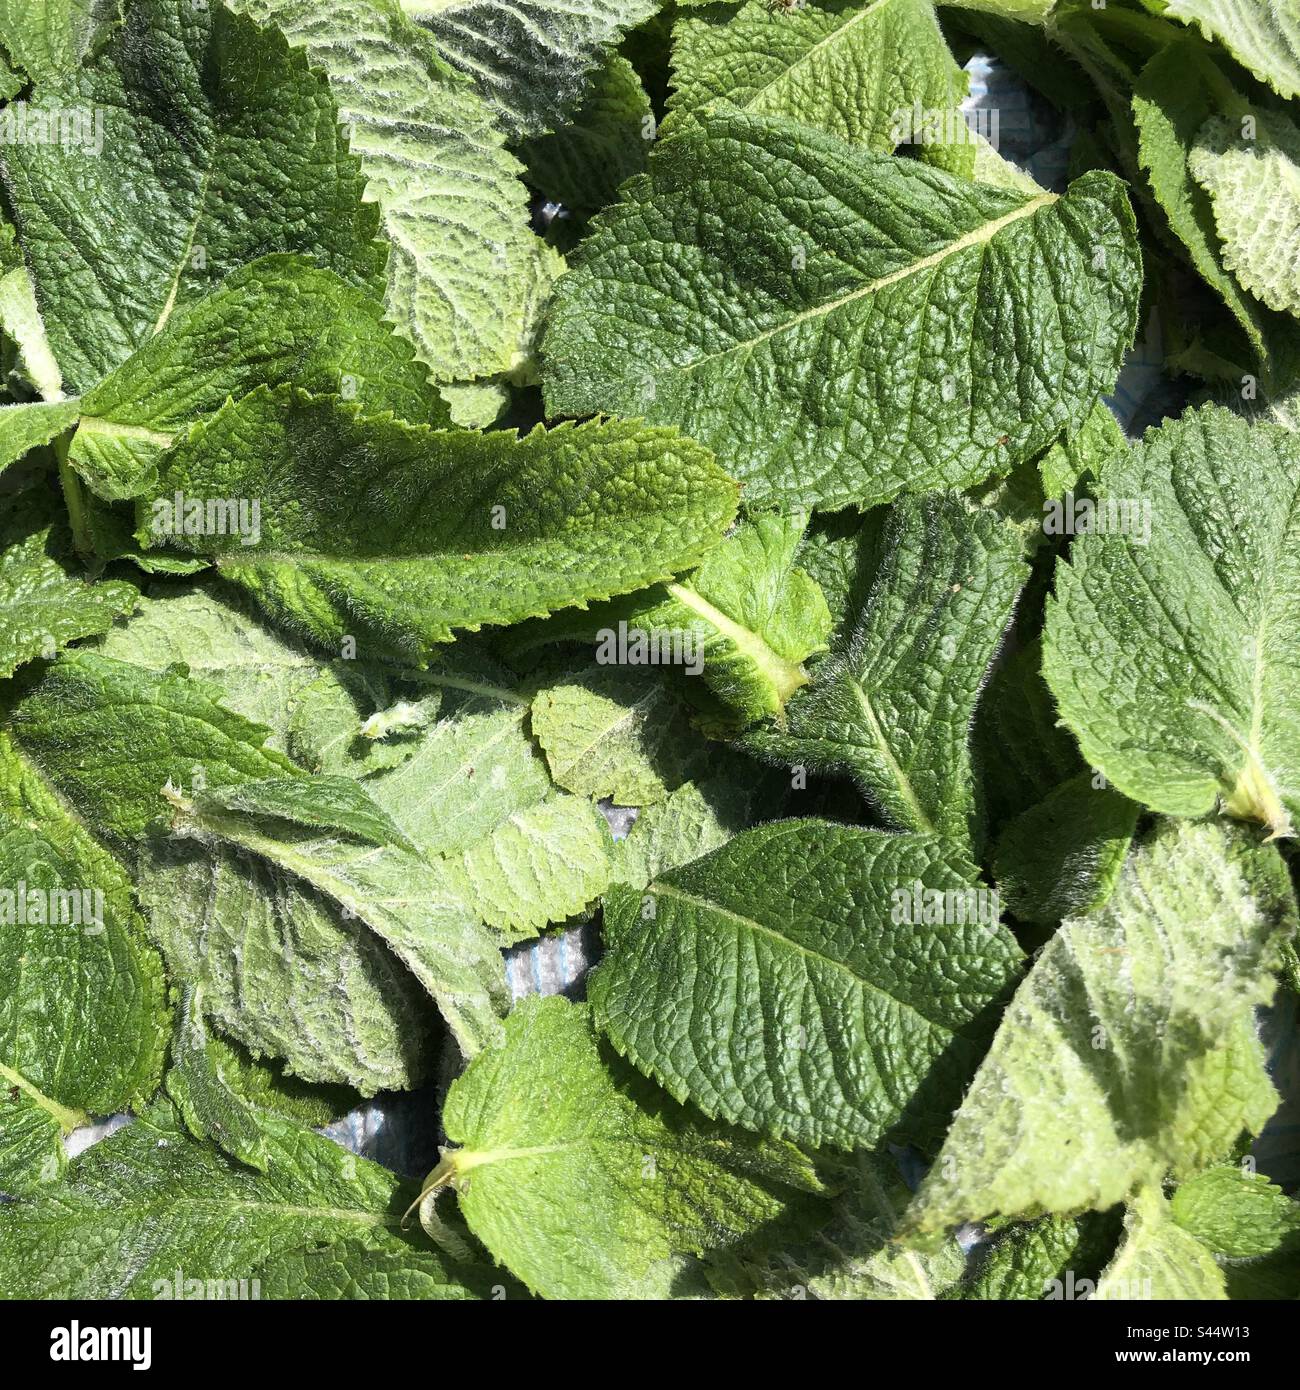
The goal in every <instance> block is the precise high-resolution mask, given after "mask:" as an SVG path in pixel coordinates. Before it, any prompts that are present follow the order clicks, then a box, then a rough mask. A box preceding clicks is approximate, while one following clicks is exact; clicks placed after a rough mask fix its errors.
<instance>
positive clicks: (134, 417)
mask: <svg viewBox="0 0 1300 1390" xmlns="http://www.w3.org/2000/svg"><path fill="white" fill-rule="evenodd" d="M381 314H382V308H381V306H380V305H379V304H378V303H376V302H375V301H374V300H373V299H371V298H370V297H369V296H367V295H365V294H363V293H361V292H360V291H359V290H356V289H353V288H352V287H351V286H350V285H347V284H345V283H344V282H343V281H342V280H340V279H339V278H338V276H337V275H334V274H333V273H332V272H330V271H327V270H319V269H317V268H315V267H314V266H312V265H311V264H310V263H309V262H308V261H305V260H304V259H303V258H302V257H299V256H264V257H262V258H261V259H259V260H256V261H254V262H253V263H252V264H251V265H247V266H243V267H241V268H240V269H239V270H236V271H234V272H233V273H232V274H231V275H229V276H227V278H226V279H225V280H224V281H222V283H221V284H220V285H219V286H218V287H217V288H216V289H215V290H214V291H213V292H212V293H211V294H209V295H207V296H206V297H205V298H203V299H201V300H199V301H198V302H197V303H196V304H194V305H193V306H191V307H190V308H189V309H186V310H181V311H179V312H177V313H175V314H174V315H173V316H172V317H171V318H170V319H169V321H168V322H167V324H166V326H165V327H164V328H162V329H161V330H160V331H159V332H157V333H155V334H154V336H153V337H151V338H150V339H149V340H148V341H147V342H146V343H145V344H144V345H143V346H142V347H141V348H139V349H138V350H137V351H136V352H134V353H133V354H132V355H131V356H130V357H129V358H127V360H126V361H125V362H124V363H123V364H122V365H121V366H120V367H118V368H117V369H116V370H115V371H113V372H112V373H110V375H109V376H108V378H107V379H106V380H104V381H102V382H101V383H100V384H99V385H98V386H96V387H95V388H94V389H93V390H91V391H89V392H88V393H87V394H86V395H85V396H84V397H83V398H82V400H81V412H82V413H81V418H80V421H79V423H78V426H77V432H76V434H75V435H74V436H73V438H72V445H71V448H70V449H69V453H68V461H69V463H70V464H71V465H72V467H73V468H75V469H76V470H77V471H78V472H79V473H80V474H81V476H82V477H83V478H84V479H85V480H86V482H87V484H88V485H89V486H90V487H91V488H92V489H93V490H94V491H95V492H96V493H97V494H98V495H99V496H101V497H105V498H108V499H110V500H117V499H121V498H126V497H137V496H140V495H141V494H143V493H144V492H145V491H146V490H147V489H148V488H149V487H150V485H151V484H152V485H153V486H154V487H156V486H157V483H156V469H157V465H158V461H159V459H160V458H162V457H163V455H164V453H165V451H166V450H167V449H168V448H169V447H170V446H171V444H172V443H173V442H175V441H176V440H177V439H178V438H179V437H181V436H182V435H183V434H184V433H185V432H186V431H187V430H189V429H192V428H193V427H194V426H195V425H196V424H198V423H199V422H200V421H202V420H203V419H204V418H206V417H208V416H211V415H212V414H214V413H215V412H216V411H218V410H220V409H221V407H222V406H223V405H225V404H226V403H227V402H229V401H230V400H232V399H236V400H237V399H239V398H240V397H242V396H245V395H247V394H248V393H249V392H250V391H252V390H253V389H254V388H255V387H258V386H272V387H273V386H279V385H282V384H285V383H293V384H294V385H296V386H300V387H302V388H303V389H304V390H308V391H315V392H319V393H322V394H330V393H342V394H343V395H345V396H346V398H347V399H348V400H351V401H355V403H356V406H357V408H358V409H360V410H365V411H367V412H368V413H371V414H382V413H383V412H385V411H391V412H392V413H393V414H395V415H398V416H400V417H402V418H404V419H410V420H419V421H427V422H430V423H434V424H445V423H447V420H448V416H447V411H446V407H445V405H444V404H443V403H442V400H441V398H440V397H439V395H438V393H437V391H436V390H435V389H434V388H433V387H432V386H430V385H429V384H428V383H427V380H426V375H427V374H426V372H425V369H424V368H423V367H421V366H420V365H419V364H418V363H417V362H415V360H414V358H413V354H412V351H411V348H410V347H409V345H408V344H407V343H406V342H405V341H404V340H403V339H401V338H399V337H397V336H396V335H395V334H394V333H393V331H392V328H391V326H390V325H388V324H387V323H385V322H384V321H383V319H382V317H381ZM155 500H157V499H155ZM161 500H164V501H170V500H171V499H161ZM154 520H155V521H156V520H157V515H156V513H155V516H154ZM169 521H170V523H171V525H172V526H174V527H177V528H179V527H181V526H182V524H183V521H184V516H183V515H182V516H181V517H180V518H179V519H178V518H176V517H175V516H174V515H169Z"/></svg>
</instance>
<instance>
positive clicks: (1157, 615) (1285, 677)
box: [1043, 406, 1300, 834]
mask: <svg viewBox="0 0 1300 1390" xmlns="http://www.w3.org/2000/svg"><path fill="white" fill-rule="evenodd" d="M1298 476H1300V452H1298V451H1297V444H1296V440H1295V437H1294V436H1293V435H1291V434H1290V433H1288V432H1287V431H1284V430H1282V429H1279V428H1278V427H1276V426H1274V425H1270V424H1266V423H1262V422H1261V423H1259V424H1254V425H1250V424H1247V423H1246V422H1245V421H1243V420H1241V419H1240V418H1239V417H1237V416H1235V415H1232V414H1231V413H1230V412H1228V411H1226V410H1223V409H1221V408H1220V407H1218V406H1205V407H1203V408H1202V409H1200V410H1196V411H1189V412H1188V413H1186V414H1184V415H1183V416H1182V417H1181V418H1179V419H1177V420H1172V421H1169V422H1167V423H1166V424H1165V425H1163V426H1162V427H1161V428H1160V429H1158V430H1153V431H1151V432H1150V433H1148V434H1147V436H1146V438H1145V440H1144V441H1143V442H1142V443H1141V444H1140V445H1137V446H1135V447H1134V448H1133V449H1132V450H1131V451H1130V452H1129V453H1128V454H1126V455H1121V456H1120V457H1119V458H1117V459H1116V460H1115V461H1114V463H1113V464H1112V465H1111V467H1109V468H1108V469H1107V470H1106V471H1105V473H1104V474H1103V476H1102V481H1101V483H1100V485H1099V491H1098V495H1099V497H1100V498H1101V499H1103V500H1106V499H1116V500H1119V499H1127V500H1129V501H1131V502H1132V503H1134V504H1135V505H1137V506H1149V508H1150V523H1151V524H1150V542H1149V544H1142V543H1141V542H1142V539H1143V537H1142V534H1141V531H1142V530H1143V529H1144V528H1137V529H1135V528H1132V527H1130V528H1128V529H1127V530H1125V529H1123V528H1116V529H1113V530H1107V531H1104V532H1093V533H1091V534H1088V535H1082V536H1078V537H1076V538H1075V541H1074V544H1073V546H1072V548H1071V552H1070V563H1069V564H1068V565H1066V564H1061V565H1059V566H1058V568H1057V575H1056V596H1055V598H1054V599H1053V600H1051V601H1049V605H1048V611H1047V627H1046V636H1045V643H1044V654H1043V669H1044V674H1045V675H1046V677H1047V682H1048V684H1049V685H1050V686H1051V688H1052V692H1053V694H1054V695H1055V696H1056V699H1057V702H1058V704H1059V706H1060V712H1061V717H1062V719H1063V720H1064V722H1065V723H1066V724H1067V725H1068V726H1069V727H1070V729H1071V730H1072V731H1073V732H1074V734H1075V735H1076V736H1077V737H1078V739H1079V744H1080V747H1081V748H1082V749H1083V755H1084V757H1085V758H1086V759H1087V760H1088V762H1089V763H1091V764H1092V766H1093V767H1095V768H1098V769H1099V770H1100V771H1101V772H1103V773H1104V774H1105V775H1106V777H1107V778H1108V779H1109V780H1110V781H1111V782H1113V783H1114V785H1115V786H1116V787H1118V788H1119V789H1120V791H1122V792H1124V793H1125V795H1127V796H1131V797H1132V798H1133V799H1134V800H1136V801H1140V802H1142V803H1143V804H1145V805H1147V806H1150V807H1152V808H1153V809H1155V810H1158V811H1164V812H1167V813H1168V814H1170V815H1182V816H1201V815H1205V814H1206V813H1208V812H1210V811H1213V810H1214V809H1215V808H1216V806H1221V807H1222V809H1223V810H1224V811H1226V812H1227V813H1228V814H1229V815H1234V816H1241V817H1245V818H1247V819H1250V820H1257V821H1260V822H1262V823H1263V824H1265V825H1267V826H1269V828H1270V829H1271V830H1272V831H1273V832H1274V833H1275V834H1290V833H1291V826H1292V817H1293V816H1294V815H1295V814H1297V812H1300V704H1298V703H1297V699H1296V692H1297V691H1298V690H1300V645H1297V643H1298V641H1300V639H1298V638H1297V632H1298V631H1300V624H1298V623H1297V616H1300V614H1298V612H1297V606H1296V599H1295V594H1296V592H1297V582H1296V556H1297V550H1298V547H1297V537H1300V507H1298V506H1297V501H1296V497H1297V493H1296V488H1297V477H1298Z"/></svg>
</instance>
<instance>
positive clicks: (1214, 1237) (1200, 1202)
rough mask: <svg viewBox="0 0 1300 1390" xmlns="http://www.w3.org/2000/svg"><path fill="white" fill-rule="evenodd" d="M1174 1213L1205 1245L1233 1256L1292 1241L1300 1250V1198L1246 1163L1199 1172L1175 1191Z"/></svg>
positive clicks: (1247, 1255) (1272, 1248)
mask: <svg viewBox="0 0 1300 1390" xmlns="http://www.w3.org/2000/svg"><path fill="white" fill-rule="evenodd" d="M1170 1214H1171V1215H1172V1216H1173V1219H1174V1220H1175V1221H1176V1222H1177V1223H1178V1224H1179V1225H1180V1226H1181V1227H1182V1228H1183V1229H1184V1230H1185V1231H1188V1232H1190V1233H1191V1234H1192V1235H1194V1236H1195V1237H1196V1239H1197V1240H1199V1241H1200V1242H1201V1244H1202V1245H1204V1246H1206V1247H1207V1248H1208V1249H1210V1250H1212V1251H1213V1252H1214V1253H1215V1254H1217V1255H1225V1256H1227V1257H1228V1258H1229V1259H1236V1260H1244V1259H1252V1258H1254V1257H1256V1256H1259V1255H1269V1254H1272V1253H1273V1252H1274V1251H1276V1250H1277V1249H1278V1248H1279V1247H1280V1246H1282V1245H1283V1244H1284V1243H1287V1242H1289V1243H1290V1244H1291V1246H1292V1248H1294V1249H1300V1202H1296V1201H1295V1200H1294V1199H1292V1198H1290V1197H1288V1196H1287V1195H1286V1193H1285V1192H1283V1191H1282V1189H1281V1188H1280V1187H1275V1186H1274V1185H1273V1184H1272V1183H1271V1182H1269V1180H1268V1179H1267V1178H1265V1177H1262V1176H1260V1175H1258V1174H1254V1173H1247V1172H1245V1171H1244V1169H1242V1168H1234V1167H1231V1166H1227V1167H1222V1168H1211V1169H1209V1170H1207V1171H1206V1172H1204V1173H1198V1174H1197V1175H1196V1177H1194V1178H1193V1179H1192V1180H1191V1181H1190V1182H1185V1183H1183V1184H1182V1186H1181V1187H1179V1188H1178V1190H1177V1191H1176V1192H1175V1193H1174V1195H1173V1197H1172V1199H1171V1200H1170ZM1297 1277H1300V1275H1298V1276H1297Z"/></svg>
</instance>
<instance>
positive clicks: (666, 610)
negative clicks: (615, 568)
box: [513, 515, 831, 723]
mask: <svg viewBox="0 0 1300 1390" xmlns="http://www.w3.org/2000/svg"><path fill="white" fill-rule="evenodd" d="M807 524H808V518H807V517H806V516H800V515H795V516H758V517H755V518H753V520H751V521H745V522H742V523H741V524H740V525H739V526H737V527H736V530H735V531H734V532H733V533H732V534H731V535H730V536H728V537H727V539H726V540H724V541H723V542H722V543H721V544H720V545H718V546H716V547H715V548H714V549H713V550H712V551H710V553H709V554H708V555H707V556H706V557H705V559H704V563H703V564H701V565H700V567H699V568H698V569H697V570H695V571H694V573H692V574H690V575H688V576H686V577H685V578H683V579H682V580H680V581H679V582H677V583H675V584H664V585H659V586H656V587H655V588H653V589H649V590H647V591H645V592H643V593H636V594H631V595H629V596H628V597H626V598H623V599H618V600H615V601H614V602H613V603H609V604H603V605H597V606H594V607H592V608H591V609H590V610H589V611H588V612H587V613H583V614H568V613H566V614H562V615H561V616H560V617H559V618H556V619H553V620H552V621H551V622H549V623H545V624H538V625H536V626H534V627H533V628H532V629H526V630H525V631H524V632H523V633H522V634H520V636H519V637H518V638H516V639H515V640H514V643H513V645H514V646H515V647H516V648H517V649H526V648H527V647H529V646H531V645H533V644H534V643H537V642H541V641H544V640H550V641H560V640H578V641H583V642H587V641H592V642H595V643H596V644H597V645H596V659H597V661H598V662H601V663H602V664H625V663H626V664H635V665H640V664H643V663H651V664H661V663H662V664H666V665H667V664H671V665H674V666H678V667H684V668H685V670H686V673H687V674H688V675H691V676H696V675H703V677H704V683H705V684H706V685H707V686H708V687H709V688H710V690H712V691H713V693H714V694H715V695H717V696H718V697H719V698H720V699H721V700H722V701H724V702H725V704H726V705H728V706H729V707H730V708H731V709H732V710H734V711H735V713H736V715H737V716H738V717H739V718H740V719H741V720H742V721H744V722H746V723H752V722H753V721H755V720H758V719H763V718H765V717H768V716H778V717H779V716H780V714H781V711H782V710H783V709H784V708H785V703H786V701H787V700H788V699H789V698H790V696H791V695H793V694H794V693H795V691H797V690H799V689H800V688H801V687H802V686H804V685H807V683H808V672H807V670H806V669H805V668H804V665H803V663H804V662H805V661H806V660H807V659H808V658H809V657H811V656H814V655H816V654H818V653H820V652H822V651H824V650H825V648H826V638H827V635H828V633H829V631H830V626H831V620H830V613H829V611H828V609H827V607H826V600H825V598H824V597H823V596H822V594H821V591H820V590H819V589H818V587H817V585H816V583H815V582H814V581H813V580H812V579H810V578H809V576H808V575H806V574H805V573H804V572H803V571H802V570H801V569H799V568H797V566H796V561H797V559H798V556H799V550H800V547H801V545H802V543H803V537H804V532H805V529H806V527H807Z"/></svg>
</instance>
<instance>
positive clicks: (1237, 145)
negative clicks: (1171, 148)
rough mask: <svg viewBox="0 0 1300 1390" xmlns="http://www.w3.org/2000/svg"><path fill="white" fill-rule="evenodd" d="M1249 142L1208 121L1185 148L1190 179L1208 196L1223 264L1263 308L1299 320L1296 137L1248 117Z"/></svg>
mask: <svg viewBox="0 0 1300 1390" xmlns="http://www.w3.org/2000/svg"><path fill="white" fill-rule="evenodd" d="M1250 115H1251V118H1252V125H1251V138H1250V139H1249V140H1247V139H1246V138H1244V137H1243V135H1242V133H1241V126H1240V124H1239V123H1238V122H1236V121H1233V122H1230V121H1228V120H1225V119H1224V118H1223V117H1216V118H1214V119H1212V120H1211V121H1209V122H1207V123H1206V125H1204V126H1203V127H1202V128H1201V133H1200V136H1199V137H1198V140H1197V143H1196V145H1195V146H1194V148H1193V149H1192V156H1191V161H1190V168H1191V171H1192V177H1193V178H1194V179H1195V180H1196V181H1197V183H1199V184H1200V185H1201V187H1202V188H1204V189H1205V190H1206V192H1207V193H1209V195H1210V202H1211V203H1212V204H1213V207H1214V221H1215V227H1216V229H1217V230H1218V233H1219V240H1220V242H1221V243H1222V244H1223V260H1224V264H1225V265H1226V266H1227V267H1228V269H1229V270H1231V271H1232V273H1233V274H1234V275H1235V276H1236V277H1237V279H1238V281H1239V282H1240V283H1241V284H1242V285H1243V286H1244V287H1245V288H1246V289H1247V290H1249V291H1250V293H1251V294H1253V295H1254V296H1255V298H1256V299H1259V300H1261V301H1262V302H1263V303H1265V304H1267V305H1268V307H1269V308H1270V309H1277V310H1279V311H1281V312H1285V313H1290V314H1294V315H1300V291H1297V289H1296V285H1295V280H1296V265H1295V259H1296V251H1295V246H1296V241H1297V237H1300V192H1298V191H1297V183H1300V131H1298V130H1297V129H1296V127H1295V125H1294V124H1293V123H1292V122H1291V121H1288V120H1287V119H1286V118H1285V117H1283V116H1279V115H1274V114H1273V113H1272V112H1269V111H1252V112H1251V113H1250Z"/></svg>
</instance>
